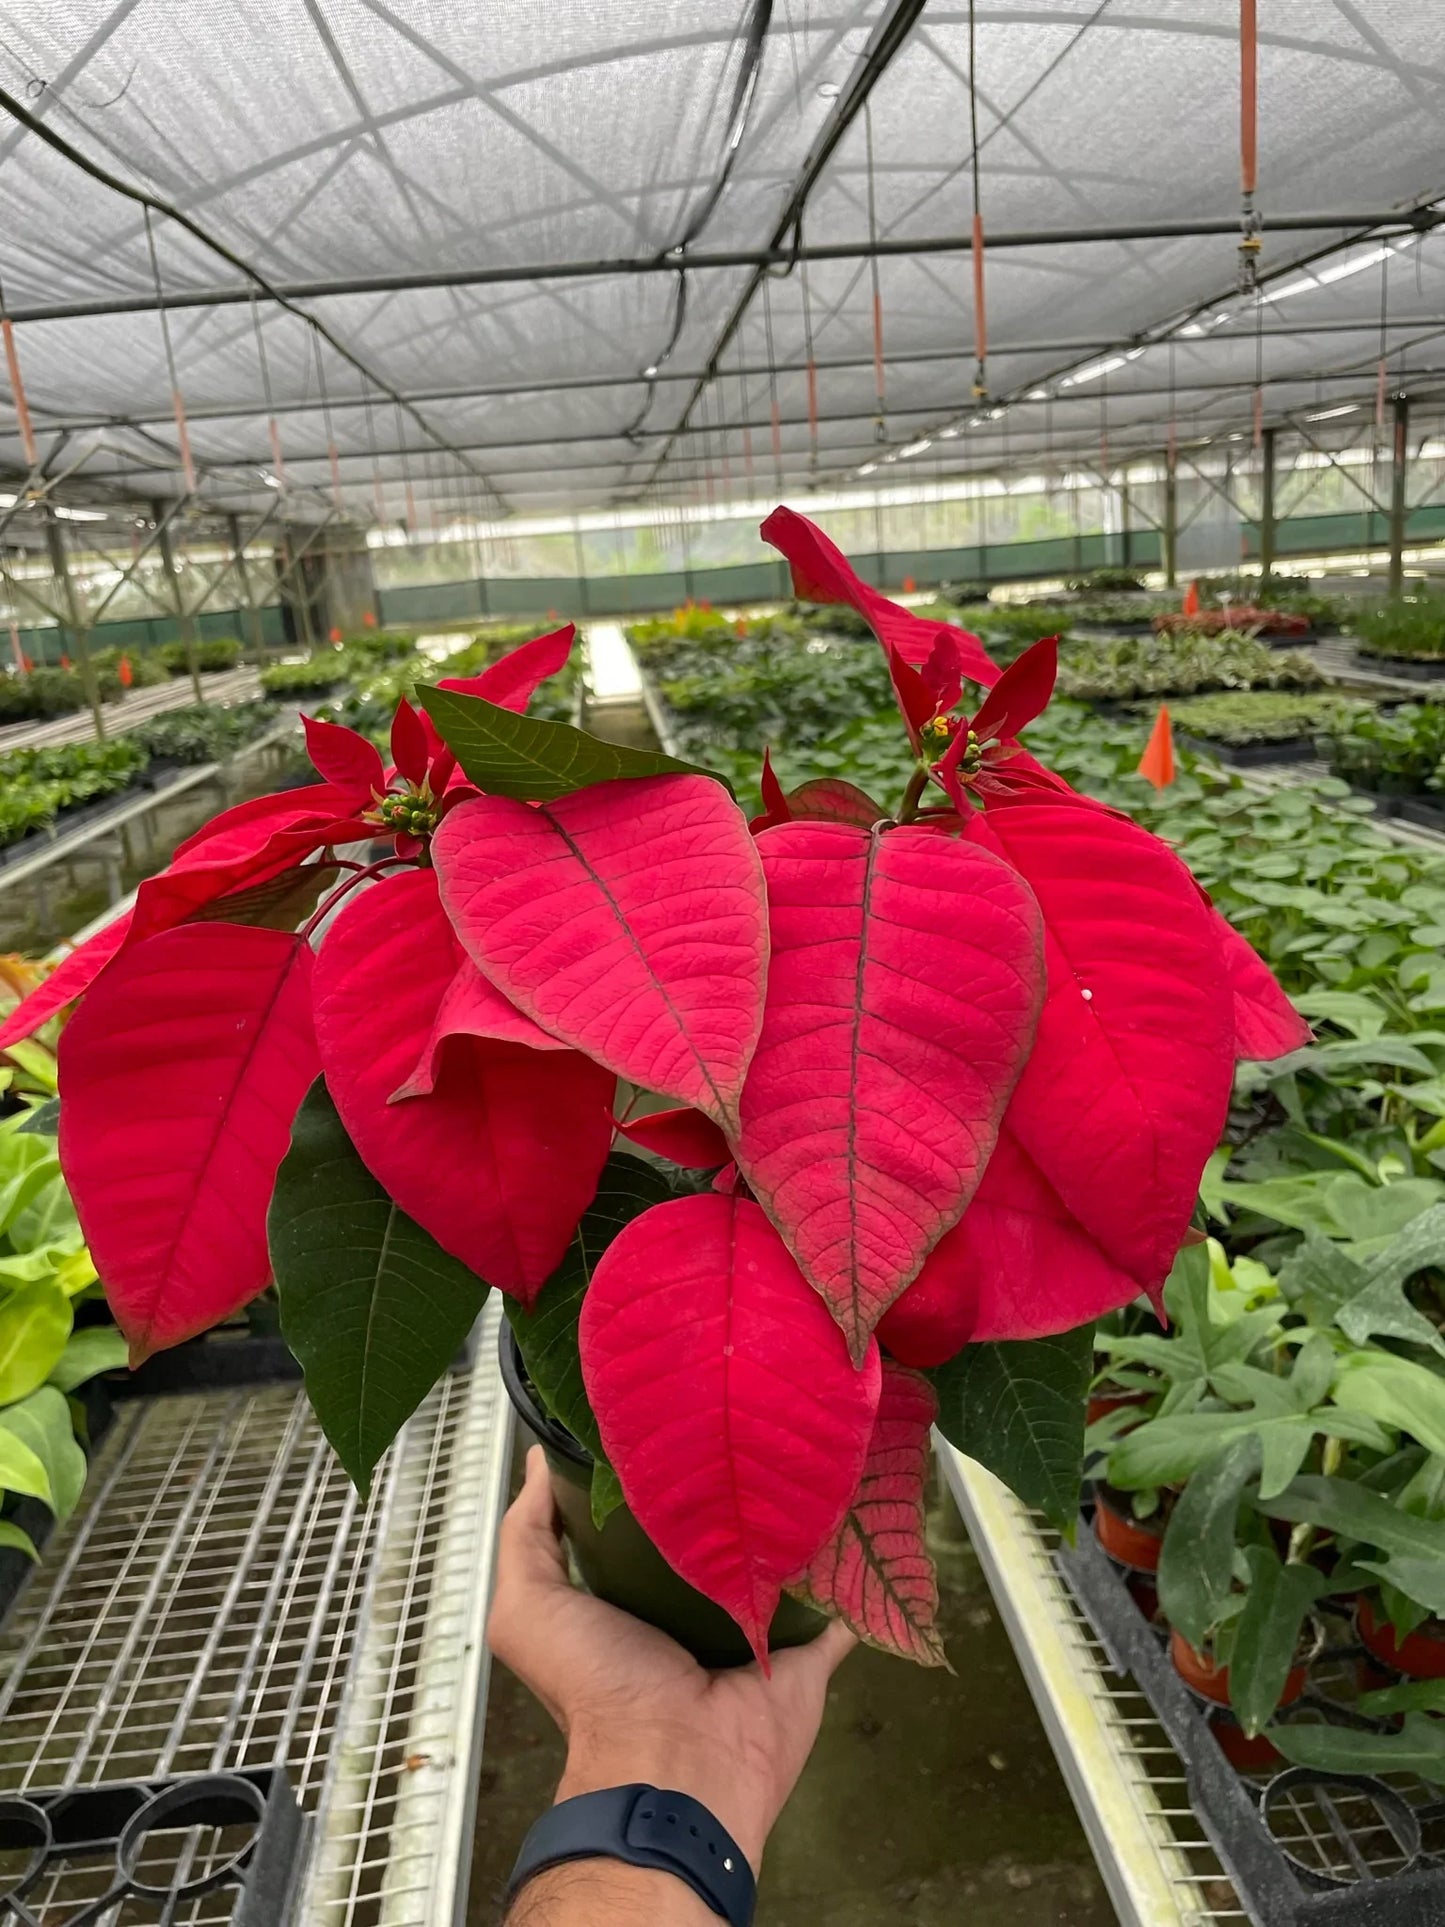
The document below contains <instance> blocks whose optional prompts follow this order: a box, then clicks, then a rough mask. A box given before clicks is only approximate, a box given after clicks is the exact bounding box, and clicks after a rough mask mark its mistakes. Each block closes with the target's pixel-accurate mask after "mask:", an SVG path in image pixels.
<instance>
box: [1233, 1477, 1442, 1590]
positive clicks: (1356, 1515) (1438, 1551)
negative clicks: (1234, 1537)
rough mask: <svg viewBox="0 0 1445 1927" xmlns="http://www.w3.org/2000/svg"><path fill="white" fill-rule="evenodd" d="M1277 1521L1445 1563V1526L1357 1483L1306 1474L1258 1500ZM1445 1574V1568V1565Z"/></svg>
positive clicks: (1262, 1509) (1265, 1511)
mask: <svg viewBox="0 0 1445 1927" xmlns="http://www.w3.org/2000/svg"><path fill="white" fill-rule="evenodd" d="M1255 1503H1256V1505H1257V1506H1258V1507H1259V1510H1260V1511H1261V1512H1263V1513H1266V1514H1267V1515H1268V1516H1269V1517H1270V1518H1272V1519H1288V1520H1290V1521H1291V1522H1292V1523H1293V1524H1308V1525H1316V1526H1320V1527H1321V1528H1322V1529H1323V1530H1324V1531H1326V1532H1335V1533H1338V1534H1339V1535H1340V1537H1341V1538H1343V1539H1353V1540H1356V1541H1358V1542H1359V1543H1360V1544H1361V1545H1369V1546H1376V1547H1378V1549H1379V1550H1380V1551H1381V1552H1384V1553H1389V1554H1392V1555H1393V1554H1395V1553H1400V1554H1403V1555H1404V1556H1405V1557H1406V1558H1420V1559H1428V1560H1431V1561H1437V1560H1438V1561H1441V1562H1445V1521H1440V1520H1435V1519H1419V1518H1416V1517H1415V1515H1414V1514H1413V1513H1409V1512H1402V1511H1401V1510H1400V1508H1399V1507H1398V1506H1397V1505H1395V1504H1394V1503H1393V1502H1392V1501H1391V1500H1389V1499H1386V1498H1382V1497H1381V1496H1380V1494H1379V1493H1378V1492H1371V1491H1370V1490H1369V1489H1368V1488H1367V1487H1366V1486H1363V1485H1361V1484H1360V1483H1359V1482H1358V1480H1352V1479H1336V1478H1326V1477H1323V1476H1322V1475H1320V1474H1318V1473H1305V1474H1303V1475H1302V1476H1301V1477H1299V1478H1297V1479H1295V1480H1294V1481H1293V1483H1292V1484H1291V1485H1289V1486H1288V1487H1287V1488H1286V1490H1285V1491H1283V1492H1279V1493H1276V1494H1275V1496H1274V1497H1273V1498H1271V1499H1267V1500H1256V1501H1255ZM1442 1570H1445V1565H1442Z"/></svg>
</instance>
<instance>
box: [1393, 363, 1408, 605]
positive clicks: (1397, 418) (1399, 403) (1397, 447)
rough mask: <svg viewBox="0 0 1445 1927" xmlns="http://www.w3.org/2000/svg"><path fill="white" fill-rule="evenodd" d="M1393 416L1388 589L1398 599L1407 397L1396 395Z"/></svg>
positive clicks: (1404, 501) (1402, 545) (1405, 501)
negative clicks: (1393, 439) (1393, 434)
mask: <svg viewBox="0 0 1445 1927" xmlns="http://www.w3.org/2000/svg"><path fill="white" fill-rule="evenodd" d="M1393 413H1394V422H1395V441H1394V448H1393V457H1394V459H1393V460H1392V461H1391V463H1390V573H1389V588H1390V594H1391V595H1392V596H1398V595H1401V594H1403V592H1404V588H1405V526H1406V523H1407V522H1408V521H1409V503H1408V497H1407V495H1406V491H1405V484H1406V481H1407V480H1408V476H1409V458H1410V398H1409V396H1408V395H1396V397H1395V401H1394V408H1393Z"/></svg>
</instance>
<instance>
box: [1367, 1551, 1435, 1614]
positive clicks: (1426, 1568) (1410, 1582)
mask: <svg viewBox="0 0 1445 1927" xmlns="http://www.w3.org/2000/svg"><path fill="white" fill-rule="evenodd" d="M1355 1564H1356V1566H1357V1567H1358V1568H1359V1570H1360V1571H1361V1572H1372V1573H1374V1574H1375V1575H1376V1577H1377V1578H1379V1579H1380V1580H1381V1581H1382V1582H1383V1583H1384V1584H1385V1585H1386V1586H1393V1587H1394V1588H1395V1590H1396V1591H1397V1592H1402V1593H1404V1595H1405V1597H1406V1598H1407V1599H1413V1600H1414V1602H1415V1604H1416V1605H1417V1606H1424V1607H1425V1608H1426V1609H1427V1611H1429V1612H1432V1613H1435V1614H1437V1615H1441V1616H1445V1559H1416V1558H1412V1557H1411V1556H1410V1555H1409V1554H1408V1553H1399V1552H1397V1553H1392V1554H1391V1555H1390V1557H1389V1558H1388V1559H1357V1560H1356V1561H1355Z"/></svg>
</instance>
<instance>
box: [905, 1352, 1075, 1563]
mask: <svg viewBox="0 0 1445 1927" xmlns="http://www.w3.org/2000/svg"><path fill="white" fill-rule="evenodd" d="M1093 1359H1094V1332H1093V1327H1092V1326H1091V1325H1080V1326H1078V1327H1077V1328H1076V1329H1075V1330H1074V1331H1068V1332H1061V1333H1060V1334H1059V1335H1058V1336H1057V1337H1056V1338H1025V1339H1015V1340H1002V1341H999V1342H996V1343H990V1344H983V1345H965V1346H964V1348H963V1350H962V1351H961V1352H959V1353H958V1355H957V1357H955V1358H951V1359H949V1361H948V1363H947V1364H945V1365H940V1366H938V1367H937V1368H936V1369H935V1370H933V1371H931V1372H929V1374H928V1376H929V1377H930V1378H931V1379H932V1380H933V1384H934V1388H935V1390H936V1391H937V1393H938V1429H939V1431H940V1432H942V1434H943V1436H944V1437H945V1438H946V1439H947V1440H948V1441H949V1442H950V1444H952V1445H956V1446H957V1447H958V1449H959V1451H960V1452H962V1453H964V1454H966V1455H967V1457H969V1458H971V1459H977V1461H978V1462H979V1464H980V1465H984V1466H987V1468H988V1470H989V1471H990V1472H993V1473H996V1474H997V1475H998V1477H999V1478H1001V1479H1002V1480H1003V1482H1004V1484H1005V1485H1007V1486H1008V1487H1009V1488H1010V1489H1011V1490H1012V1491H1014V1492H1016V1493H1017V1494H1018V1496H1019V1498H1021V1499H1022V1500H1023V1502H1024V1504H1025V1505H1030V1506H1035V1507H1037V1508H1038V1510H1039V1511H1040V1512H1042V1513H1044V1514H1045V1516H1046V1517H1047V1518H1049V1519H1051V1520H1052V1521H1053V1522H1054V1524H1055V1525H1057V1526H1058V1527H1060V1529H1061V1530H1064V1531H1068V1530H1069V1529H1071V1528H1072V1526H1073V1523H1074V1521H1075V1520H1076V1519H1077V1517H1078V1512H1079V1488H1080V1485H1081V1484H1082V1481H1083V1468H1084V1409H1085V1403H1086V1397H1087V1392H1088V1385H1089V1379H1090V1377H1091V1376H1092V1372H1093Z"/></svg>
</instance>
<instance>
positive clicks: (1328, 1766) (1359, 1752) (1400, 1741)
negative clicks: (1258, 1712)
mask: <svg viewBox="0 0 1445 1927" xmlns="http://www.w3.org/2000/svg"><path fill="white" fill-rule="evenodd" d="M1269 1737H1270V1738H1271V1740H1273V1741H1274V1744H1275V1745H1276V1746H1277V1747H1278V1748H1279V1750H1280V1752H1281V1753H1283V1755H1284V1757H1285V1758H1286V1759H1287V1760H1289V1761H1290V1762H1291V1763H1292V1764H1293V1765H1295V1766H1309V1767H1313V1768H1314V1769H1315V1770H1316V1772H1319V1773H1418V1774H1419V1775H1420V1777H1421V1779H1422V1780H1433V1781H1436V1782H1440V1781H1445V1720H1436V1719H1432V1718H1431V1717H1430V1715H1429V1714H1428V1713H1407V1714H1406V1715H1405V1724H1404V1725H1403V1726H1402V1727H1401V1729H1400V1731H1399V1732H1398V1733H1362V1732H1357V1731H1356V1730H1354V1729H1353V1728H1351V1727H1348V1726H1323V1725H1320V1726H1305V1725H1302V1724H1294V1723H1291V1724H1289V1725H1281V1726H1272V1727H1271V1728H1270V1729H1269Z"/></svg>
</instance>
